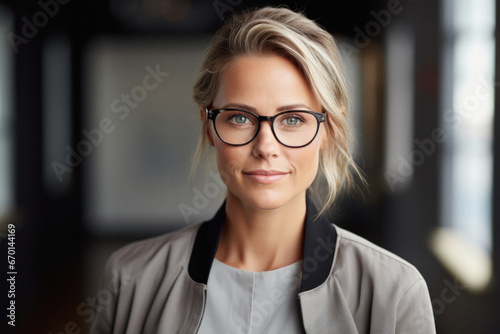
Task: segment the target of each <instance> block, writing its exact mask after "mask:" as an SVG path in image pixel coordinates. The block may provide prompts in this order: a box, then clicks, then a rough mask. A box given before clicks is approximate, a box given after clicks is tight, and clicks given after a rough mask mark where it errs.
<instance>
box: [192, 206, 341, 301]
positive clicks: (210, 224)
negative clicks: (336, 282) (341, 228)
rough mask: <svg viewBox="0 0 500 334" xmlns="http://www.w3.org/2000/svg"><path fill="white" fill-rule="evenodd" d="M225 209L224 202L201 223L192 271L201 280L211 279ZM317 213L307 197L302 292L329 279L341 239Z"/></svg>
mask: <svg viewBox="0 0 500 334" xmlns="http://www.w3.org/2000/svg"><path fill="white" fill-rule="evenodd" d="M225 208H226V203H225V202H224V203H223V204H222V206H221V207H220V208H219V210H218V211H217V213H216V214H215V216H214V217H213V218H212V220H210V221H207V222H205V223H203V224H201V226H200V228H199V230H198V232H197V234H196V239H195V242H194V246H193V250H192V252H191V258H190V260H189V267H188V272H189V275H190V276H191V278H192V279H193V280H194V281H196V282H198V283H203V284H207V282H208V275H209V274H210V268H211V267H212V263H213V260H214V258H215V253H216V252H217V247H218V245H219V239H220V235H221V232H222V226H223V225H224V221H225V218H226V212H225ZM317 214H318V211H317V210H316V208H315V207H314V205H313V203H312V202H311V201H310V200H309V199H307V211H306V222H305V224H306V228H305V235H304V257H303V261H302V281H301V285H300V292H304V291H307V290H311V289H314V288H316V287H318V286H319V285H321V284H322V283H323V282H324V281H325V280H326V279H327V278H328V275H329V274H330V271H331V267H332V263H333V258H334V256H335V244H336V242H337V233H336V231H335V228H334V227H333V225H332V224H331V223H330V222H329V221H328V219H327V218H326V217H325V216H323V215H322V216H319V217H318V218H316V216H317ZM315 218H316V219H315Z"/></svg>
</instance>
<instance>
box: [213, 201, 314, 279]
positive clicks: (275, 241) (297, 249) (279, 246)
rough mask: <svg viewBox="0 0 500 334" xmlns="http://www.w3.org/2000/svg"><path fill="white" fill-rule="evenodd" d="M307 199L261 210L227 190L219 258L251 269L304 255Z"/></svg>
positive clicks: (283, 263)
mask: <svg viewBox="0 0 500 334" xmlns="http://www.w3.org/2000/svg"><path fill="white" fill-rule="evenodd" d="M305 216H306V200H305V195H304V196H297V197H296V198H294V199H292V200H291V201H289V202H288V203H287V204H285V205H283V206H282V207H280V208H277V209H273V210H259V209H256V208H252V207H249V206H247V205H245V204H244V203H242V202H241V201H240V200H239V199H238V198H236V197H235V196H232V195H231V194H228V196H227V200H226V221H225V224H224V227H223V230H222V235H221V238H220V242H219V247H218V249H217V254H216V258H217V259H218V260H220V261H222V262H224V263H226V264H228V265H230V266H233V267H236V268H240V269H244V270H248V271H267V270H274V269H277V268H281V267H284V266H287V265H289V264H292V263H295V262H297V261H299V260H300V259H302V256H303V242H304V229H305V223H304V222H305Z"/></svg>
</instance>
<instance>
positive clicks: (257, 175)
mask: <svg viewBox="0 0 500 334" xmlns="http://www.w3.org/2000/svg"><path fill="white" fill-rule="evenodd" d="M243 174H244V175H246V176H248V177H249V178H251V179H252V180H254V181H256V182H258V183H262V184H270V183H273V182H276V181H278V180H281V179H282V178H284V177H285V176H286V175H287V174H288V173H287V172H282V171H276V170H251V171H246V172H243Z"/></svg>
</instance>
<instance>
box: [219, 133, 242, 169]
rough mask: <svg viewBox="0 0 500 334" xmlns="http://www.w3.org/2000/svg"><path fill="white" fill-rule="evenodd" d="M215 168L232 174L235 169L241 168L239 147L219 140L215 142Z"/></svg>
mask: <svg viewBox="0 0 500 334" xmlns="http://www.w3.org/2000/svg"><path fill="white" fill-rule="evenodd" d="M215 150H216V157H217V168H218V169H219V172H220V173H222V172H224V173H227V174H234V171H235V170H238V169H241V168H240V167H239V166H241V165H242V161H241V159H242V156H243V154H242V152H240V151H241V148H240V147H233V146H228V145H226V144H224V143H222V142H220V141H218V142H216V143H215Z"/></svg>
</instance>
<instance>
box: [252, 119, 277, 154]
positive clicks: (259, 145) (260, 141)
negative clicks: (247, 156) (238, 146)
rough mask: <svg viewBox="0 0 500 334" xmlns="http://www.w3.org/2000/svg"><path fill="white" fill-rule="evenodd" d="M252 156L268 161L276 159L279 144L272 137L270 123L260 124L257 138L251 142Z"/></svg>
mask: <svg viewBox="0 0 500 334" xmlns="http://www.w3.org/2000/svg"><path fill="white" fill-rule="evenodd" d="M252 144H253V148H252V154H253V155H254V156H255V157H260V158H263V159H269V158H271V157H277V156H278V154H279V149H280V145H281V144H280V143H279V142H278V140H277V139H276V138H275V137H274V134H273V130H272V128H271V123H270V122H262V123H260V129H259V132H258V133H257V137H255V139H254V140H253V141H252Z"/></svg>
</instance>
